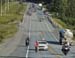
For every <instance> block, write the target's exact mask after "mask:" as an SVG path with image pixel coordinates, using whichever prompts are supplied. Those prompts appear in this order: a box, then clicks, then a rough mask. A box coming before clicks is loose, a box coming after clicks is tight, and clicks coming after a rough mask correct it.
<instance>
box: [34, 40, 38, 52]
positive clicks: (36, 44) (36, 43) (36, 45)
mask: <svg viewBox="0 0 75 58" xmlns="http://www.w3.org/2000/svg"><path fill="white" fill-rule="evenodd" d="M34 46H35V52H37V51H38V42H37V41H36V42H35V43H34Z"/></svg>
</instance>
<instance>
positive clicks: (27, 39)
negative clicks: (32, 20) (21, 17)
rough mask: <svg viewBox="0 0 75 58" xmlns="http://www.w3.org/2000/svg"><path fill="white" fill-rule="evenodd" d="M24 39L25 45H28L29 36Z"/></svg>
mask: <svg viewBox="0 0 75 58" xmlns="http://www.w3.org/2000/svg"><path fill="white" fill-rule="evenodd" d="M25 41H26V42H25V44H26V46H28V45H29V37H27V38H26V40H25Z"/></svg>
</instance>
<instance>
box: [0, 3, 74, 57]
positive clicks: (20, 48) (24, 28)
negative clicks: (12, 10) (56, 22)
mask: <svg viewBox="0 0 75 58" xmlns="http://www.w3.org/2000/svg"><path fill="white" fill-rule="evenodd" d="M30 5H31V4H30ZM36 6H37V5H36ZM40 14H41V15H40ZM40 18H43V19H42V21H41V22H40V21H39V20H40ZM23 19H24V20H23V22H22V23H21V24H20V29H21V32H20V34H21V35H22V36H21V37H20V39H19V37H17V39H15V40H12V42H9V43H8V45H7V46H9V44H10V45H11V43H13V41H15V42H14V44H13V47H12V48H10V50H11V49H12V51H11V52H10V51H9V50H8V49H7V50H6V51H8V52H6V51H2V54H1V53H0V56H1V57H5V58H22V57H23V58H24V57H25V58H75V49H74V48H75V46H72V47H71V51H70V52H69V53H68V55H67V56H65V55H64V54H63V53H62V51H61V47H62V46H61V45H59V43H58V42H59V37H57V36H58V33H57V31H56V29H55V28H54V27H53V26H52V25H51V23H50V22H49V21H48V19H47V18H46V17H45V15H44V13H43V12H42V11H41V10H37V11H36V12H32V15H31V16H29V15H27V14H26V13H25V15H24V18H23ZM19 36H20V35H19ZM27 36H29V38H30V45H29V46H28V47H26V46H25V39H26V37H27ZM42 38H45V40H46V41H47V42H48V43H49V48H48V50H47V51H38V52H37V53H36V52H35V50H34V42H35V41H36V40H42ZM18 39H19V40H18ZM16 41H17V42H18V43H16ZM15 44H16V45H15ZM14 45H15V46H14ZM5 46H6V45H5ZM11 46H12V45H11ZM3 52H6V53H4V54H3ZM1 57H0V58H1Z"/></svg>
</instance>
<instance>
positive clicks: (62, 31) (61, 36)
mask: <svg viewBox="0 0 75 58" xmlns="http://www.w3.org/2000/svg"><path fill="white" fill-rule="evenodd" d="M64 33H65V30H63V29H62V30H60V31H59V37H60V39H59V43H60V44H62V40H63V39H64Z"/></svg>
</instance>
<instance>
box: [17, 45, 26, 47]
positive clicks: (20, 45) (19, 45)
mask: <svg viewBox="0 0 75 58" xmlns="http://www.w3.org/2000/svg"><path fill="white" fill-rule="evenodd" d="M18 47H26V45H18Z"/></svg>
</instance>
